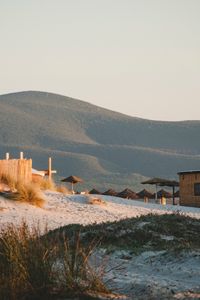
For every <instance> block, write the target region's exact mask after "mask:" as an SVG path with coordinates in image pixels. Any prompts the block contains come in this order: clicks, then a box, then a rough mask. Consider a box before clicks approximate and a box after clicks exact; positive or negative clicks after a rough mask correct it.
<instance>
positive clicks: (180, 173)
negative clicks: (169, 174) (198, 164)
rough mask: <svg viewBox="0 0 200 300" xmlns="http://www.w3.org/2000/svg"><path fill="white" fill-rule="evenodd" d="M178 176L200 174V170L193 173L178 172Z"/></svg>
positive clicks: (192, 171)
mask: <svg viewBox="0 0 200 300" xmlns="http://www.w3.org/2000/svg"><path fill="white" fill-rule="evenodd" d="M177 174H178V175H184V174H200V170H196V171H195V170H191V171H182V172H178V173H177Z"/></svg>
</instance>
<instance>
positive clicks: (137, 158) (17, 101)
mask: <svg viewBox="0 0 200 300" xmlns="http://www.w3.org/2000/svg"><path fill="white" fill-rule="evenodd" d="M0 136H1V139H0V155H1V157H2V158H3V157H4V155H5V152H10V154H11V156H13V157H16V156H18V155H19V151H24V152H25V155H26V157H32V158H33V165H34V167H35V168H38V169H40V168H41V169H43V168H46V167H47V158H48V156H49V155H50V156H52V157H53V167H54V168H55V169H57V171H58V175H59V176H61V177H62V176H68V175H71V174H75V175H78V176H81V177H83V178H84V179H85V186H84V187H87V188H91V187H94V186H95V187H97V188H100V189H102V190H103V189H106V188H110V187H112V188H115V189H117V190H121V189H122V188H124V187H126V186H129V187H131V188H133V189H134V188H135V189H139V188H140V187H141V186H140V184H139V183H140V181H141V180H143V179H144V178H146V177H151V176H160V177H167V178H176V174H177V172H178V171H181V170H188V169H200V139H199V136H200V121H183V122H162V121H152V120H145V119H140V118H134V117H130V116H126V115H123V114H120V113H116V112H113V111H110V110H107V109H103V108H100V107H97V106H95V105H92V104H90V103H87V102H84V101H80V100H76V99H73V98H69V97H65V96H61V95H57V94H52V93H46V92H37V91H26V92H19V93H12V94H6V95H1V96H0Z"/></svg>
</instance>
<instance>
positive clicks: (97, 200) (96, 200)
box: [87, 197, 106, 205]
mask: <svg viewBox="0 0 200 300" xmlns="http://www.w3.org/2000/svg"><path fill="white" fill-rule="evenodd" d="M87 202H88V204H97V205H106V202H105V201H104V200H103V199H101V198H94V197H87Z"/></svg>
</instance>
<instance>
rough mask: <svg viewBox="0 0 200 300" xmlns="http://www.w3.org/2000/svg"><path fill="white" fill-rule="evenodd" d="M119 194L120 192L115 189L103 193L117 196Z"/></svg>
mask: <svg viewBox="0 0 200 300" xmlns="http://www.w3.org/2000/svg"><path fill="white" fill-rule="evenodd" d="M117 194H118V193H117V192H116V191H115V190H113V189H109V190H107V191H105V192H104V193H103V195H105V196H117Z"/></svg>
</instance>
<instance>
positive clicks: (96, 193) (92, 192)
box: [89, 189, 101, 195]
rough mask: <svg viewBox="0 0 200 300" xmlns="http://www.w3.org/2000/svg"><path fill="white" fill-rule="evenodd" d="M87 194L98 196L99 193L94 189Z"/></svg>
mask: <svg viewBox="0 0 200 300" xmlns="http://www.w3.org/2000/svg"><path fill="white" fill-rule="evenodd" d="M89 194H93V195H100V194H101V193H100V192H99V191H98V190H96V189H92V190H91V191H89Z"/></svg>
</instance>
